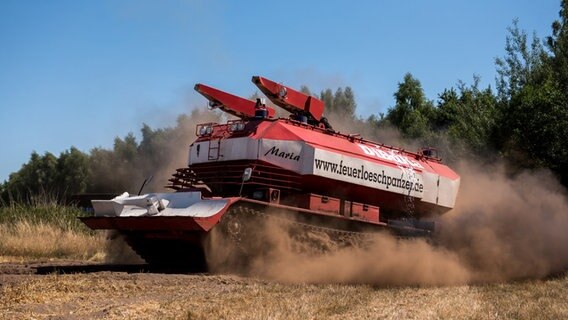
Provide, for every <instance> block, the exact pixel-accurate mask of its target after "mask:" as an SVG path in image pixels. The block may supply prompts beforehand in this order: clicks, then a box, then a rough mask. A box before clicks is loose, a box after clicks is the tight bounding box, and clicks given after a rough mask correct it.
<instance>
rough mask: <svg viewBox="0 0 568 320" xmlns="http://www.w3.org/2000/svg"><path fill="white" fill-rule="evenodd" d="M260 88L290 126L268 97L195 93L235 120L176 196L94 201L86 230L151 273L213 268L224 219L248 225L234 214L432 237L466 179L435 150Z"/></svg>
mask: <svg viewBox="0 0 568 320" xmlns="http://www.w3.org/2000/svg"><path fill="white" fill-rule="evenodd" d="M252 82H253V83H254V84H255V85H256V86H257V87H258V88H259V89H260V90H261V91H262V93H263V94H264V95H266V97H268V98H269V99H270V100H271V101H272V102H273V103H274V104H275V105H276V106H278V107H281V108H283V109H285V110H286V111H288V112H290V117H289V118H276V117H275V110H274V109H273V108H271V107H269V106H266V104H265V103H264V102H263V99H258V100H257V101H256V102H255V101H251V100H248V99H244V98H241V97H238V96H235V95H232V94H229V93H226V92H223V91H220V90H218V89H215V88H212V87H209V86H206V85H203V84H197V85H196V86H195V90H196V91H197V92H199V93H201V94H202V95H203V96H205V98H207V99H208V100H209V105H210V107H218V108H220V109H221V110H223V111H225V112H227V113H229V114H231V115H233V116H235V117H236V118H238V120H229V121H227V122H226V123H223V124H218V123H205V124H200V125H198V126H197V128H196V135H197V139H196V140H195V141H194V142H193V143H191V145H190V146H189V161H188V165H187V167H185V168H181V169H178V170H177V171H176V172H175V173H174V174H173V177H172V179H170V182H171V184H170V185H169V186H168V187H170V188H172V189H174V190H175V191H176V192H171V193H149V194H145V195H138V196H137V195H134V196H132V195H129V194H127V193H125V194H123V195H121V196H118V197H116V198H114V199H112V200H93V201H92V204H93V208H94V210H95V215H94V216H91V217H85V218H82V221H83V222H84V223H85V224H86V225H87V226H89V227H90V228H91V229H110V230H116V231H118V232H119V233H121V234H123V235H124V236H125V238H126V240H127V242H128V243H129V245H130V246H131V247H132V248H133V249H134V250H135V251H136V252H137V253H139V255H140V256H142V257H143V258H144V259H145V260H146V261H147V262H148V263H150V264H158V265H168V264H172V265H180V264H184V265H187V266H192V267H196V268H205V267H206V265H205V257H204V251H203V240H204V238H205V237H206V236H207V234H208V233H209V232H210V231H211V230H212V229H213V228H216V227H218V226H219V225H222V224H223V223H227V221H230V223H231V224H233V227H236V228H237V229H238V227H239V225H238V224H239V223H243V222H242V221H245V220H243V219H240V220H238V219H237V220H235V219H234V218H235V217H240V218H243V217H244V216H246V215H249V214H270V215H282V216H283V217H284V216H285V217H286V218H287V219H289V218H290V217H293V219H294V220H296V221H301V222H302V224H303V225H306V226H314V227H319V228H325V229H327V230H335V231H338V232H349V233H366V232H377V231H382V230H385V231H390V232H394V233H395V234H398V235H401V236H427V235H429V234H430V233H431V232H432V231H433V226H434V224H433V223H430V222H428V223H425V222H423V220H424V219H427V218H432V217H436V216H438V215H440V214H442V213H444V212H446V211H448V210H450V209H452V208H453V207H454V204H455V201H456V196H457V193H458V188H459V183H460V177H459V176H458V175H457V174H456V173H455V172H454V171H453V170H452V169H450V168H449V167H447V166H446V165H444V164H442V162H441V160H440V159H439V158H437V157H436V156H435V154H434V153H435V152H434V150H431V149H425V150H421V151H419V152H410V151H406V150H402V149H400V148H396V147H391V146H387V145H384V144H382V143H377V142H372V141H368V140H365V139H363V138H361V137H360V136H359V135H356V134H344V133H339V132H336V131H334V130H333V129H332V127H331V126H330V124H329V123H328V121H327V120H326V119H325V118H324V117H323V112H324V104H323V102H322V101H321V100H319V99H317V98H315V97H312V96H308V95H305V94H303V93H301V92H299V91H296V90H294V89H292V88H289V87H286V86H284V85H282V84H279V83H276V82H274V81H271V80H268V79H266V78H263V77H258V76H255V77H253V78H252ZM272 209H277V210H272ZM235 221H237V222H235ZM245 223H246V222H245ZM248 227H249V228H250V226H248Z"/></svg>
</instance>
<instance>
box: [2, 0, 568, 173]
mask: <svg viewBox="0 0 568 320" xmlns="http://www.w3.org/2000/svg"><path fill="white" fill-rule="evenodd" d="M559 9H560V1H559V0H540V1H528V0H520V1H518V0H517V1H513V0H506V1H486V0H479V1H456V0H440V1H395V0H388V1H312V2H308V1H296V0H288V1H206V0H195V1H193V0H188V1H179V0H178V1H146V0H140V1H135V0H127V1H118V0H116V1H105V0H102V1H74V0H73V1H39V0H38V1H25V0H15V1H11V0H3V1H0V143H1V145H2V148H1V149H0V181H3V180H5V179H7V178H8V176H9V174H10V173H11V172H14V171H17V170H18V169H19V168H20V167H21V165H22V164H23V163H25V162H26V161H28V159H29V156H30V154H31V152H32V151H34V150H35V151H36V152H38V153H44V152H46V151H49V152H52V153H54V154H56V155H58V154H59V153H60V152H62V151H64V150H66V149H68V148H69V147H71V146H76V147H77V148H79V149H80V150H83V151H85V152H88V151H89V150H90V149H92V148H93V147H98V146H102V147H111V146H112V143H113V139H114V137H116V136H121V137H123V136H124V135H126V134H127V133H128V132H134V133H138V131H139V129H140V128H141V125H142V123H143V122H145V123H148V124H149V125H151V126H152V127H164V126H169V125H173V124H174V120H175V118H176V116H177V115H178V114H181V113H184V112H188V111H189V110H191V109H192V108H194V107H204V106H205V101H204V99H203V98H202V97H201V96H199V95H198V94H197V93H196V92H194V91H193V85H194V84H195V83H197V82H202V83H207V84H210V85H213V86H216V87H219V88H220V89H224V90H227V91H229V92H233V93H235V94H238V95H242V96H249V95H250V94H252V93H254V92H255V87H254V86H253V85H252V83H251V82H250V77H251V76H252V75H262V76H265V77H267V78H270V79H273V80H276V81H279V82H283V83H284V84H286V85H290V86H293V87H299V86H300V85H302V84H305V85H307V86H308V87H310V88H311V89H312V91H316V92H319V91H320V90H322V89H325V88H333V89H334V90H335V88H337V87H338V86H346V85H349V86H351V87H352V88H353V90H354V92H355V94H356V98H357V102H358V113H359V114H360V115H361V116H363V117H366V116H368V115H370V114H373V113H374V114H378V113H379V112H385V111H386V110H387V108H388V107H389V106H392V105H393V103H394V101H393V93H394V91H395V90H396V86H397V83H398V82H399V81H401V79H402V77H403V76H404V74H405V73H406V72H411V73H412V74H413V75H414V76H415V77H417V78H418V79H419V80H420V81H421V82H422V85H423V87H424V90H425V92H426V95H427V96H428V97H429V98H430V99H436V97H437V94H438V93H440V92H442V91H443V89H444V88H448V87H451V86H455V84H456V82H457V81H458V80H463V81H465V82H467V83H471V79H472V75H473V74H477V75H479V76H481V78H482V84H483V85H484V86H487V85H489V84H491V85H492V86H493V85H494V78H495V66H494V59H495V58H496V57H498V56H502V55H503V53H504V50H503V48H504V44H505V36H506V34H507V31H506V28H507V27H508V26H510V25H511V23H512V20H513V19H515V18H518V19H519V25H520V26H521V28H523V29H525V30H527V31H529V32H532V31H535V32H536V33H537V34H538V36H540V37H541V38H543V37H545V36H548V35H549V34H550V25H551V23H552V21H553V20H554V19H556V18H557V17H558V11H559ZM180 147H183V146H180Z"/></svg>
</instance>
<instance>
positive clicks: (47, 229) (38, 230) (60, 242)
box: [0, 221, 105, 260]
mask: <svg viewBox="0 0 568 320" xmlns="http://www.w3.org/2000/svg"><path fill="white" fill-rule="evenodd" d="M104 245H105V237H104V234H88V233H82V232H77V231H74V230H64V229H61V228H59V227H57V226H54V225H52V224H47V223H42V222H39V223H31V222H28V221H18V222H15V223H11V224H0V256H15V257H28V258H69V259H85V260H90V259H100V258H101V257H102V256H104V254H103V253H104V252H103V250H104Z"/></svg>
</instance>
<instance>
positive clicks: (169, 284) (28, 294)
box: [0, 273, 568, 319]
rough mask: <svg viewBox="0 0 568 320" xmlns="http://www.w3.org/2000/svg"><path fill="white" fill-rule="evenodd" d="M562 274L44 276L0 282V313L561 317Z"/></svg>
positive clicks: (567, 311)
mask: <svg viewBox="0 0 568 320" xmlns="http://www.w3.org/2000/svg"><path fill="white" fill-rule="evenodd" d="M567 294H568V277H561V278H557V279H551V280H542V281H526V282H516V283H508V284H492V285H479V286H473V285H471V286H457V287H427V288H412V287H400V288H377V287H372V286H366V285H357V286H353V285H286V284H279V283H272V282H265V281H260V280H255V279H246V278H239V277H235V276H219V275H218V276H204V275H160V274H133V275H127V274H116V273H115V274H111V273H98V274H89V275H50V276H44V277H39V276H36V277H32V278H29V279H28V280H27V281H23V282H18V283H8V284H6V285H5V286H4V287H0V317H1V318H2V319H21V318H35V319H45V318H50V317H62V318H103V319H129V318H130V319H537V318H538V319H563V318H566V317H568V305H567V304H566V296H567Z"/></svg>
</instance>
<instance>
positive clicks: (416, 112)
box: [386, 73, 434, 138]
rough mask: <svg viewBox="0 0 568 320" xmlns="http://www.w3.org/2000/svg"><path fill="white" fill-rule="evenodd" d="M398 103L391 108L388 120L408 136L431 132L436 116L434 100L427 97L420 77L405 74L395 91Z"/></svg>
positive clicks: (421, 135) (420, 135)
mask: <svg viewBox="0 0 568 320" xmlns="http://www.w3.org/2000/svg"><path fill="white" fill-rule="evenodd" d="M394 97H395V101H396V104H395V105H394V107H392V108H389V110H388V111H387V115H386V120H387V121H388V123H390V124H391V125H393V126H395V127H397V128H398V129H399V130H400V131H401V133H402V134H403V136H405V137H407V138H420V137H425V136H427V135H428V134H429V133H430V122H431V120H432V119H433V117H434V106H433V103H432V101H430V100H428V99H426V96H425V95H424V90H423V89H422V85H421V84H420V81H419V80H418V79H415V78H414V77H413V76H412V75H411V74H410V73H407V74H406V75H405V76H404V79H403V81H402V82H400V83H399V84H398V90H397V91H396V92H395V93H394Z"/></svg>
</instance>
